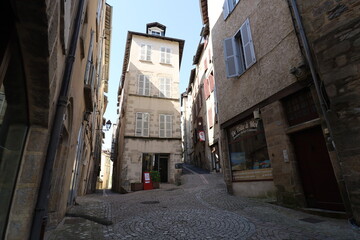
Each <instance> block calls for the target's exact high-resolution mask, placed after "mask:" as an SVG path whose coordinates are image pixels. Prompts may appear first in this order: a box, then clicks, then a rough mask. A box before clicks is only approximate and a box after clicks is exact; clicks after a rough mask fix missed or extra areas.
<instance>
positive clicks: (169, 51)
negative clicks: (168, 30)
mask: <svg viewBox="0 0 360 240" xmlns="http://www.w3.org/2000/svg"><path fill="white" fill-rule="evenodd" d="M166 63H168V64H170V63H171V49H170V48H167V49H166Z"/></svg>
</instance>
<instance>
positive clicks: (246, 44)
mask: <svg viewBox="0 0 360 240" xmlns="http://www.w3.org/2000/svg"><path fill="white" fill-rule="evenodd" d="M240 31H241V41H242V46H243V51H244V58H245V67H246V68H249V67H251V66H252V65H253V64H254V63H255V62H256V58H255V50H254V44H253V41H252V37H251V30H250V22H249V19H246V21H245V22H244V23H243V25H242V26H241V28H240Z"/></svg>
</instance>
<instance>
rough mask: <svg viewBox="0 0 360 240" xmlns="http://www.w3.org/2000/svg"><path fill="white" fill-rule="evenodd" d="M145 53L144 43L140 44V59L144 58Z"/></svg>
mask: <svg viewBox="0 0 360 240" xmlns="http://www.w3.org/2000/svg"><path fill="white" fill-rule="evenodd" d="M145 54H146V45H145V44H141V51H140V59H141V60H145V59H146V58H145Z"/></svg>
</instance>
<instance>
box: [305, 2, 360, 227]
mask: <svg viewBox="0 0 360 240" xmlns="http://www.w3.org/2000/svg"><path fill="white" fill-rule="evenodd" d="M298 7H299V11H300V14H301V16H302V19H303V24H304V28H305V31H306V34H307V37H308V41H309V44H310V47H311V49H312V54H313V56H314V58H315V63H316V70H317V73H318V74H319V76H320V80H321V82H322V83H323V84H324V88H325V91H326V93H327V96H328V99H329V110H330V111H328V117H329V120H330V125H331V126H329V127H331V129H332V131H333V136H334V141H335V144H336V146H337V153H338V161H339V164H340V166H342V175H343V177H344V181H345V185H346V188H347V192H348V194H349V199H350V203H351V206H352V210H351V211H352V213H353V215H354V216H355V219H356V221H357V223H358V224H360V190H359V185H360V164H359V159H360V145H359V142H360V15H359V12H360V2H359V1H357V0H317V1H313V0H306V1H298Z"/></svg>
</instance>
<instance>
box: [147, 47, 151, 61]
mask: <svg viewBox="0 0 360 240" xmlns="http://www.w3.org/2000/svg"><path fill="white" fill-rule="evenodd" d="M146 60H147V61H151V46H150V45H147V49H146Z"/></svg>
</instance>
